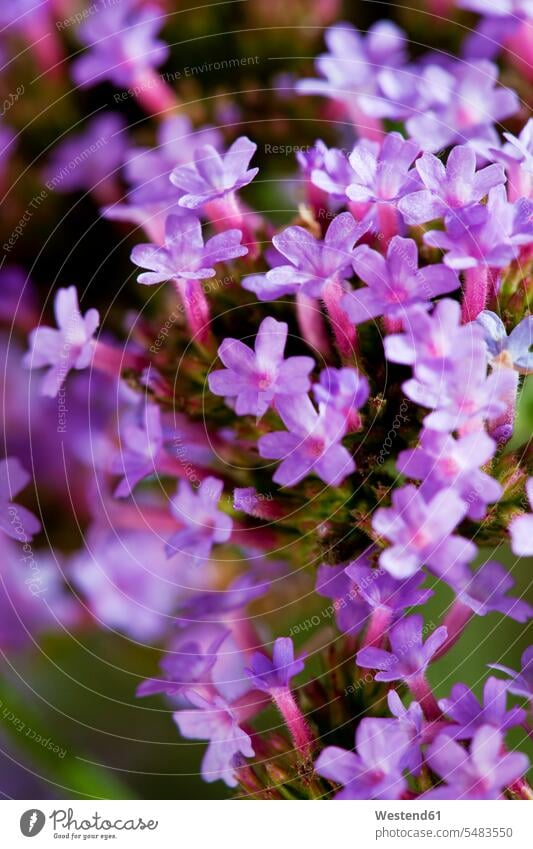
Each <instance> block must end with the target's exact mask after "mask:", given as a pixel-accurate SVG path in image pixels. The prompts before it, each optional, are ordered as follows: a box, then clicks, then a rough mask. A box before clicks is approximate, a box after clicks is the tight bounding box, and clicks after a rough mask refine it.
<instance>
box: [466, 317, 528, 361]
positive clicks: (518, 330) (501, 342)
mask: <svg viewBox="0 0 533 849" xmlns="http://www.w3.org/2000/svg"><path fill="white" fill-rule="evenodd" d="M476 322H477V324H479V325H480V326H481V328H482V330H483V334H484V337H485V342H486V344H487V350H488V353H489V358H490V361H491V365H495V364H501V365H504V366H510V367H511V368H515V369H516V370H517V371H519V372H520V374H530V373H531V372H533V353H531V352H530V348H531V346H532V345H533V316H531V315H528V316H526V317H525V318H523V319H522V321H521V322H520V323H519V324H517V325H516V327H515V328H514V329H513V330H512V331H511V333H510V334H509V336H507V331H506V329H505V325H504V323H503V321H502V320H501V318H500V317H499V316H498V315H496V313H494V312H491V311H490V310H483V311H482V312H480V313H479V315H478V316H477V318H476Z"/></svg>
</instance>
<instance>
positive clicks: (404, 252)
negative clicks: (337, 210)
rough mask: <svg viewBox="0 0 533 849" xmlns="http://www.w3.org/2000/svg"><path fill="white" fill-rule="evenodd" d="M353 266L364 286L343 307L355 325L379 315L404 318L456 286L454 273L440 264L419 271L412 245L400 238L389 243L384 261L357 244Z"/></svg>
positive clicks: (416, 254) (396, 237)
mask: <svg viewBox="0 0 533 849" xmlns="http://www.w3.org/2000/svg"><path fill="white" fill-rule="evenodd" d="M353 267H354V269H355V272H356V274H357V275H358V276H359V277H360V278H361V279H362V280H363V281H364V282H365V283H366V284H367V286H366V287H365V288H361V289H356V290H355V291H352V292H350V293H349V294H346V295H345V296H344V298H343V302H342V304H343V307H344V309H345V310H346V312H347V314H348V316H349V317H350V319H351V320H352V321H353V322H354V323H355V324H361V323H362V322H364V321H368V320H369V319H371V318H377V316H380V315H385V316H389V317H392V318H402V319H404V318H405V316H406V314H407V313H408V311H409V310H410V309H411V308H412V307H414V306H418V305H420V304H426V303H427V302H428V301H430V300H431V298H434V297H436V296H437V295H442V294H444V293H446V292H451V291H453V290H454V289H457V288H458V287H459V285H460V284H459V278H458V277H457V275H456V274H455V272H452V271H451V269H449V268H446V267H445V266H444V265H441V264H437V265H427V266H425V267H424V268H420V269H419V268H418V248H417V245H416V242H414V241H413V240H412V239H402V238H401V237H400V236H395V237H394V238H393V239H392V240H391V242H390V245H389V247H388V250H387V257H386V258H385V257H384V256H383V255H382V254H380V253H379V252H378V251H374V250H372V248H369V247H368V245H361V246H360V247H358V248H357V249H356V250H355V252H354V255H353Z"/></svg>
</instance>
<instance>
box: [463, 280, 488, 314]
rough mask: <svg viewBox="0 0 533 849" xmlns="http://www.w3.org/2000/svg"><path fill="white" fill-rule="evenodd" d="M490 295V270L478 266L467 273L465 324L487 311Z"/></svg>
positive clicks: (464, 294) (464, 303)
mask: <svg viewBox="0 0 533 849" xmlns="http://www.w3.org/2000/svg"><path fill="white" fill-rule="evenodd" d="M488 294H489V268H488V266H486V265H477V266H476V267H475V268H467V269H466V271H465V285H464V288H463V322H464V323H465V324H466V323H467V322H469V321H474V319H476V318H477V317H478V315H479V313H480V312H481V311H482V310H484V309H485V305H486V303H487V297H488Z"/></svg>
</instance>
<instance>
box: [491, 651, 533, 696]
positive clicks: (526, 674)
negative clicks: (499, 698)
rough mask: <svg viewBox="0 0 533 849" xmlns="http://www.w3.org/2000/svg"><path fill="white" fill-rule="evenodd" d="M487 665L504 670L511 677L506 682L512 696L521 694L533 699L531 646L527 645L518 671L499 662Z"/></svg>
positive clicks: (532, 654) (532, 656)
mask: <svg viewBox="0 0 533 849" xmlns="http://www.w3.org/2000/svg"><path fill="white" fill-rule="evenodd" d="M489 665H490V668H491V669H498V670H499V671H500V672H506V673H507V675H509V676H510V677H511V681H508V682H507V687H508V689H509V692H510V693H512V694H513V695H514V696H523V697H524V698H525V699H529V700H530V701H533V646H529V648H527V649H526V650H525V652H524V653H523V655H522V668H521V670H520V672H515V671H514V669H509V667H508V666H502V664H501V663H491V664H489Z"/></svg>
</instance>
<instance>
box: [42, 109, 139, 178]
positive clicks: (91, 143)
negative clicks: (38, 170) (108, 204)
mask: <svg viewBox="0 0 533 849" xmlns="http://www.w3.org/2000/svg"><path fill="white" fill-rule="evenodd" d="M127 144H128V139H127V136H126V122H125V121H124V119H123V118H122V116H121V115H118V114H116V113H114V112H107V113H105V114H103V115H98V116H97V117H96V118H93V120H92V121H90V122H89V124H88V125H87V127H86V129H85V130H83V131H82V132H81V133H77V134H69V135H68V137H67V139H66V140H65V141H64V142H62V143H61V144H59V145H58V146H57V147H56V148H54V151H53V153H52V156H51V159H50V162H49V163H48V166H47V169H46V173H45V181H46V186H47V188H49V189H54V190H55V191H59V192H75V191H78V190H81V189H87V190H91V189H93V190H95V191H97V192H98V190H99V189H103V188H104V187H103V185H102V184H103V183H104V182H105V181H106V180H108V179H111V180H116V178H117V174H118V171H119V168H120V166H121V165H122V162H123V160H124V153H125V151H126V147H127Z"/></svg>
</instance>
